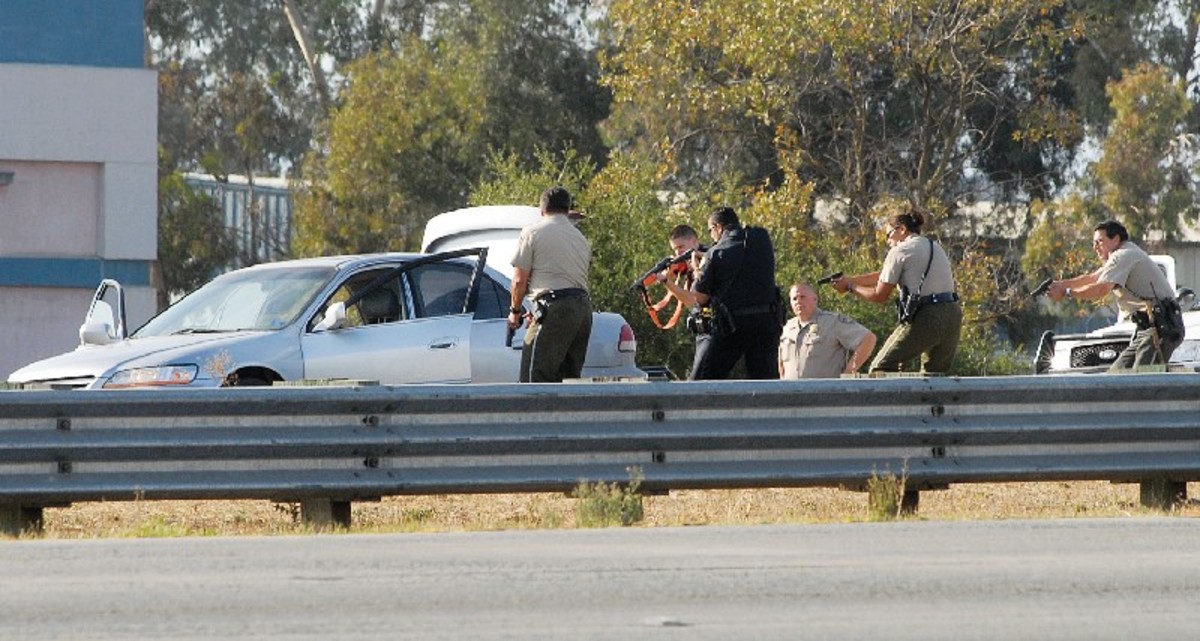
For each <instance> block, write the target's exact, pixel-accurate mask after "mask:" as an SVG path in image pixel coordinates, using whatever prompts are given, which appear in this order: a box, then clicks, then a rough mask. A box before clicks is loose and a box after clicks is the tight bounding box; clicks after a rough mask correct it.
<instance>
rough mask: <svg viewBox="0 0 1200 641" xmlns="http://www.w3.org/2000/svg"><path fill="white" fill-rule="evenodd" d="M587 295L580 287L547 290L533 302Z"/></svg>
mask: <svg viewBox="0 0 1200 641" xmlns="http://www.w3.org/2000/svg"><path fill="white" fill-rule="evenodd" d="M587 295H588V292H587V290H586V289H583V288H581V287H566V288H563V289H548V290H546V291H544V292H542V293H540V294H538V295H537V296H535V297H534V300H558V299H560V298H583V297H585V296H587Z"/></svg>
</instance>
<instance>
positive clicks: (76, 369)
mask: <svg viewBox="0 0 1200 641" xmlns="http://www.w3.org/2000/svg"><path fill="white" fill-rule="evenodd" d="M261 334H262V332H231V333H223V334H179V335H175V336H149V337H146V338H129V339H126V340H123V341H121V342H119V343H113V344H111V345H83V346H80V347H78V348H76V349H75V350H74V351H71V352H67V353H65V354H60V355H58V356H52V357H50V358H47V359H44V360H40V361H36V362H34V363H30V364H29V365H26V366H25V367H22V368H21V369H18V370H17V371H15V372H13V373H12V374H11V375H10V376H9V377H8V382H10V383H30V382H37V381H55V380H64V379H80V378H98V377H101V376H105V375H106V374H108V373H111V372H112V371H114V370H118V369H123V368H126V367H140V366H148V365H167V364H176V365H182V364H187V363H194V364H196V365H200V366H201V376H204V373H203V370H204V367H203V365H204V363H198V362H196V361H197V359H198V357H200V356H204V355H211V353H212V351H213V350H217V349H221V348H223V347H228V346H232V345H234V344H236V343H239V342H242V341H243V340H245V339H246V338H247V337H249V336H257V335H261Z"/></svg>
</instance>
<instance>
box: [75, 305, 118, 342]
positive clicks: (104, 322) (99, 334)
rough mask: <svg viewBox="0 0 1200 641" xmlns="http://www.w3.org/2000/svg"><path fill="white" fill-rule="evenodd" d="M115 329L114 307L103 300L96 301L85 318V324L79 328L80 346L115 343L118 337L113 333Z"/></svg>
mask: <svg viewBox="0 0 1200 641" xmlns="http://www.w3.org/2000/svg"><path fill="white" fill-rule="evenodd" d="M113 327H114V322H113V312H112V307H111V306H110V305H109V304H108V303H106V302H104V301H102V300H98V301H95V302H94V303H93V304H92V309H91V311H89V312H88V315H87V318H84V319H83V324H82V325H80V326H79V344H80V345H108V344H110V343H115V342H117V340H118V337H117V335H116V332H115V331H113Z"/></svg>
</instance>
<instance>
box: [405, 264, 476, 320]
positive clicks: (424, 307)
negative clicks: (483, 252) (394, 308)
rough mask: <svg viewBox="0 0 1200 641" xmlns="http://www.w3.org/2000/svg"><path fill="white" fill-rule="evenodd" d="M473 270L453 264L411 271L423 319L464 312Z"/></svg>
mask: <svg viewBox="0 0 1200 641" xmlns="http://www.w3.org/2000/svg"><path fill="white" fill-rule="evenodd" d="M472 271H473V270H472V269H471V268H469V267H467V266H465V265H458V264H453V263H432V264H429V265H422V266H420V267H417V268H416V269H413V270H412V271H410V272H409V273H408V277H409V282H410V283H412V297H413V302H414V304H415V305H416V308H417V315H418V316H419V317H421V318H430V317H434V316H451V315H454V314H462V313H463V308H464V307H465V305H466V302H467V289H468V287H469V286H470V284H471V273H472Z"/></svg>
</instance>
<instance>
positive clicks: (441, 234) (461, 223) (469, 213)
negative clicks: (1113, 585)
mask: <svg viewBox="0 0 1200 641" xmlns="http://www.w3.org/2000/svg"><path fill="white" fill-rule="evenodd" d="M540 217H541V216H540V213H539V210H538V208H537V207H530V206H528V205H483V206H481V207H466V208H463V209H456V210H454V211H449V212H446V213H444V214H438V215H437V216H434V217H433V218H430V219H429V222H428V223H425V237H424V238H423V239H422V240H421V247H422V248H424V249H425V250H426V251H428V250H429V248H430V247H431V246H433V245H434V244H435V243H437V242H438V241H442V240H445V239H448V238H454V237H455V236H461V235H463V234H469V233H471V232H480V231H488V230H498V229H505V230H517V231H519V230H521V229H522V228H524V227H526V226H528V225H531V224H533V223H536V222H537V221H538V219H539V218H540ZM514 236H515V234H514Z"/></svg>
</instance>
